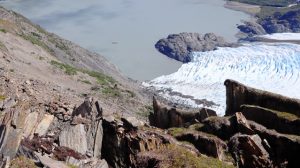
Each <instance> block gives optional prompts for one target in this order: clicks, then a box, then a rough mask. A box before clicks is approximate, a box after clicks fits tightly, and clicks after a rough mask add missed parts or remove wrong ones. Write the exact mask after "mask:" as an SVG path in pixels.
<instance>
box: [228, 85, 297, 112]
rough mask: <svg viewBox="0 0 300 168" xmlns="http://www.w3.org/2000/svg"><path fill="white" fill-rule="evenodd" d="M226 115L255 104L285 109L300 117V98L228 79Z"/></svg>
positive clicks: (280, 109) (279, 109)
mask: <svg viewBox="0 0 300 168" xmlns="http://www.w3.org/2000/svg"><path fill="white" fill-rule="evenodd" d="M224 84H225V86H226V115H232V114H234V113H235V112H238V111H242V109H241V106H242V105H246V104H248V105H255V106H260V107H264V108H268V109H272V110H276V111H284V112H287V113H291V114H294V115H296V116H298V117H300V100H299V99H292V98H288V97H285V96H282V95H279V94H275V93H271V92H267V91H263V90H259V89H254V88H251V87H247V86H245V85H243V84H241V83H239V82H236V81H233V80H226V81H225V82H224Z"/></svg>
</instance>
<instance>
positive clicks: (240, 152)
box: [228, 134, 274, 168]
mask: <svg viewBox="0 0 300 168" xmlns="http://www.w3.org/2000/svg"><path fill="white" fill-rule="evenodd" d="M228 145H229V149H230V152H231V153H232V156H233V157H234V159H235V161H236V163H237V165H238V167H241V168H243V167H245V168H248V167H253V168H254V167H266V168H267V167H269V168H272V167H274V166H273V164H272V162H271V160H270V157H269V153H268V152H267V151H266V150H265V148H264V147H263V145H262V140H261V139H260V137H259V136H258V135H241V134H236V135H235V136H233V137H232V138H230V140H229V143H228Z"/></svg>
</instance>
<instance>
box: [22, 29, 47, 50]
mask: <svg viewBox="0 0 300 168" xmlns="http://www.w3.org/2000/svg"><path fill="white" fill-rule="evenodd" d="M20 36H21V37H22V38H23V39H25V40H27V41H30V42H31V43H32V44H34V45H38V46H40V47H42V48H44V49H45V50H47V51H48V52H51V49H50V48H49V47H48V46H47V45H46V44H45V43H44V42H43V41H42V40H41V36H40V35H39V34H37V33H34V32H32V33H31V34H28V35H27V34H21V35H20Z"/></svg>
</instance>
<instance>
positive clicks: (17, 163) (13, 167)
mask: <svg viewBox="0 0 300 168" xmlns="http://www.w3.org/2000/svg"><path fill="white" fill-rule="evenodd" d="M9 167H10V168H35V167H37V166H36V165H35V164H34V162H33V161H32V160H30V159H28V158H26V157H24V156H20V157H17V158H15V159H13V160H12V161H11V163H10V166H9Z"/></svg>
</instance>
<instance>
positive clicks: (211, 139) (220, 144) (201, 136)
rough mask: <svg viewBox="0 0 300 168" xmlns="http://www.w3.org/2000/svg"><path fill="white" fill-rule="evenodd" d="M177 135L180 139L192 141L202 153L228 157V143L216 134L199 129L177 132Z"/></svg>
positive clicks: (222, 158)
mask: <svg viewBox="0 0 300 168" xmlns="http://www.w3.org/2000/svg"><path fill="white" fill-rule="evenodd" d="M175 137H176V139H177V140H179V141H186V142H190V143H192V144H193V145H194V146H195V147H196V149H198V151H199V152H200V153H201V154H205V155H207V156H211V157H215V158H218V159H219V160H225V159H226V157H225V152H226V151H227V145H226V143H225V142H224V141H222V140H221V139H219V138H218V137H216V136H214V135H211V134H207V133H203V132H198V131H186V132H182V133H180V134H177V135H176V136H175Z"/></svg>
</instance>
